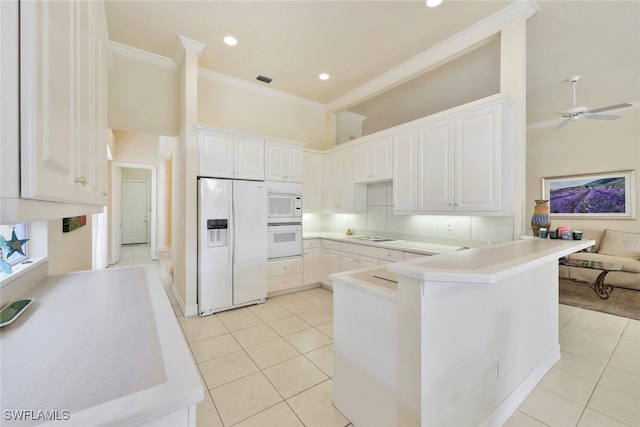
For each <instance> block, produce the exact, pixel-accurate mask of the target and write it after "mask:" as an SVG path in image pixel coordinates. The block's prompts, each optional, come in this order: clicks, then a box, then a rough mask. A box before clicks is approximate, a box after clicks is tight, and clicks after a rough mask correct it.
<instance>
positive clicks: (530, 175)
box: [526, 109, 640, 234]
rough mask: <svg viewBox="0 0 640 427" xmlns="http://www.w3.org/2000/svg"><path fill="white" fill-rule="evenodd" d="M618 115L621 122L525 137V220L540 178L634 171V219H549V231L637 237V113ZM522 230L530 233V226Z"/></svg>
mask: <svg viewBox="0 0 640 427" xmlns="http://www.w3.org/2000/svg"><path fill="white" fill-rule="evenodd" d="M619 113H620V114H621V115H622V116H623V117H622V118H620V119H618V120H615V121H604V120H581V121H576V122H572V123H569V124H568V125H566V126H565V127H563V128H562V129H559V130H557V131H553V130H552V129H553V127H552V126H549V127H545V128H539V129H533V130H529V131H528V132H527V197H526V200H527V202H528V206H527V220H529V219H530V218H531V215H533V206H534V205H535V202H534V200H535V199H539V198H541V196H542V178H543V177H553V176H563V175H573V174H587V173H596V172H608V171H619V170H626V169H635V170H636V182H635V194H634V196H635V199H636V218H635V219H633V220H623V219H618V220H598V219H560V218H552V219H551V227H552V228H557V227H558V226H560V225H569V226H570V227H571V228H572V229H590V228H591V229H592V228H595V229H605V228H611V229H615V230H620V231H630V232H640V216H639V215H638V213H637V210H638V207H637V206H638V205H637V203H638V201H640V110H638V109H635V110H627V111H620V112H619ZM527 231H528V234H531V229H530V228H529V227H528V228H527Z"/></svg>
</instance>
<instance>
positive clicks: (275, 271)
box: [269, 239, 427, 292]
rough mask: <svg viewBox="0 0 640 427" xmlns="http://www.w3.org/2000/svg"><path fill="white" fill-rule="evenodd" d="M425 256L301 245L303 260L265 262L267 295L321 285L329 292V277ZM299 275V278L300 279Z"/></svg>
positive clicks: (318, 242)
mask: <svg viewBox="0 0 640 427" xmlns="http://www.w3.org/2000/svg"><path fill="white" fill-rule="evenodd" d="M424 256H427V255H424V254H419V253H415V252H405V251H401V250H398V249H386V248H382V247H377V246H368V245H361V244H357V243H349V242H339V241H336V240H328V239H307V240H305V241H304V258H303V259H302V261H301V259H300V258H295V259H287V260H279V261H270V262H269V292H276V291H283V290H286V289H292V288H295V287H298V286H301V285H313V284H316V283H322V284H323V285H325V286H327V287H329V288H333V283H332V282H331V280H330V279H329V276H330V275H331V274H334V273H340V272H343V271H350V270H358V269H361V268H368V267H375V266H377V265H384V264H389V263H391V262H398V261H406V260H408V259H413V258H419V257H424ZM300 273H302V275H300Z"/></svg>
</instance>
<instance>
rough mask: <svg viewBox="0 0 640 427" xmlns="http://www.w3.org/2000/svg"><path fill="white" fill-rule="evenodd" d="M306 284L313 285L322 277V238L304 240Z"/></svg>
mask: <svg viewBox="0 0 640 427" xmlns="http://www.w3.org/2000/svg"><path fill="white" fill-rule="evenodd" d="M303 256H304V284H305V285H313V284H314V283H318V282H320V279H321V277H322V275H321V272H320V266H321V265H322V264H321V260H320V240H319V239H313V240H305V241H304V251H303Z"/></svg>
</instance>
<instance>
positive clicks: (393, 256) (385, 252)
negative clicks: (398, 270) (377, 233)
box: [378, 248, 403, 264]
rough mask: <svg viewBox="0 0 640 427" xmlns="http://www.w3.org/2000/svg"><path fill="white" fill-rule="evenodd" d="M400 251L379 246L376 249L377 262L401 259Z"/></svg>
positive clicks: (383, 262) (385, 262)
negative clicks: (377, 249)
mask: <svg viewBox="0 0 640 427" xmlns="http://www.w3.org/2000/svg"><path fill="white" fill-rule="evenodd" d="M402 260H403V257H402V251H398V250H395V249H385V248H380V249H379V251H378V264H388V263H390V262H398V261H402Z"/></svg>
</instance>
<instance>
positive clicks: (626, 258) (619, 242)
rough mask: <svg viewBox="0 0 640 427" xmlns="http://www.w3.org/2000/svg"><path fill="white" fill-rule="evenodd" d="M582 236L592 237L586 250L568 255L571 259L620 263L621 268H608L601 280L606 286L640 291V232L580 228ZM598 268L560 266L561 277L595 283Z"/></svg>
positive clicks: (598, 271)
mask: <svg viewBox="0 0 640 427" xmlns="http://www.w3.org/2000/svg"><path fill="white" fill-rule="evenodd" d="M582 238H583V239H591V240H595V241H596V244H595V245H594V246H592V247H591V248H589V249H585V250H583V251H581V252H576V253H573V254H571V255H568V256H567V257H565V258H567V259H568V260H572V261H579V260H584V261H599V262H606V263H610V264H622V265H623V268H622V271H611V272H609V273H607V275H606V276H605V279H604V284H605V285H611V286H613V287H617V288H626V289H634V290H639V291H640V233H629V232H622V231H616V230H610V229H606V230H604V231H602V230H583V236H582ZM600 272H601V271H600V270H594V269H589V268H582V267H570V266H566V265H560V278H567V279H573V280H580V281H583V282H589V283H594V282H595V280H596V278H597V277H598V275H599V274H600Z"/></svg>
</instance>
